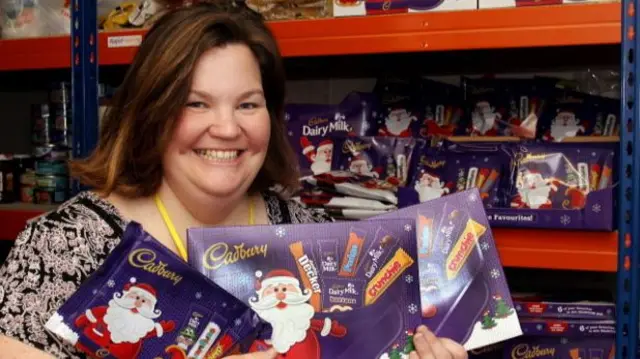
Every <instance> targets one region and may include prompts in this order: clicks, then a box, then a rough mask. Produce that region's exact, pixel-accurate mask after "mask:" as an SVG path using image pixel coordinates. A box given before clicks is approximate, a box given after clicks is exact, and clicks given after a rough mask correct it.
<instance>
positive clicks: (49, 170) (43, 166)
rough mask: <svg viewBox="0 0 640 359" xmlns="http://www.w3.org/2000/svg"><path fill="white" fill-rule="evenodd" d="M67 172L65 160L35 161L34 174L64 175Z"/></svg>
mask: <svg viewBox="0 0 640 359" xmlns="http://www.w3.org/2000/svg"><path fill="white" fill-rule="evenodd" d="M67 173H68V170H67V163H66V162H65V161H58V160H43V159H40V160H38V161H36V175H40V176H43V175H66V174H67Z"/></svg>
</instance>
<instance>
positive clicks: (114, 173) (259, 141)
mask: <svg viewBox="0 0 640 359" xmlns="http://www.w3.org/2000/svg"><path fill="white" fill-rule="evenodd" d="M284 87H285V79H284V71H283V69H282V61H281V58H280V54H279V52H278V49H277V46H276V43H275V40H274V39H273V37H272V35H271V33H270V32H269V31H268V30H267V28H266V26H265V25H264V23H263V22H262V21H261V19H259V18H256V17H255V15H253V14H249V13H246V12H244V11H242V10H225V11H221V10H219V9H217V8H216V7H214V6H212V5H197V6H193V7H189V8H183V9H180V10H177V11H174V12H170V13H168V14H167V15H165V16H164V17H163V18H161V19H159V20H158V21H157V22H156V24H155V25H154V27H153V28H152V29H151V30H150V31H149V33H148V34H147V36H146V37H145V40H144V41H143V43H142V45H141V46H140V50H139V53H138V54H137V56H136V58H135V60H134V61H133V63H132V65H131V67H130V68H129V70H128V72H127V75H126V76H125V79H124V81H123V83H122V85H121V87H120V89H119V91H118V93H117V94H116V96H115V97H114V101H113V104H112V107H111V108H110V110H109V111H108V112H107V113H106V115H105V117H104V120H103V123H102V128H101V130H100V138H99V141H98V145H97V147H96V149H95V151H94V152H93V153H92V154H91V155H90V156H89V157H88V158H86V159H82V160H77V161H75V162H73V163H71V170H72V174H73V175H74V176H75V177H76V178H77V179H78V180H79V181H80V182H82V183H83V184H85V185H87V186H89V187H91V188H93V190H92V191H87V192H83V193H80V194H79V195H77V196H76V197H74V198H72V199H71V200H69V201H68V202H66V203H65V204H63V205H61V206H60V207H59V209H57V210H55V211H53V212H50V213H48V214H46V215H43V216H41V217H39V218H38V219H36V220H35V221H33V222H31V223H29V224H28V225H27V227H26V228H25V230H24V231H23V232H22V233H20V235H19V236H18V239H17V240H16V242H15V247H14V248H13V249H12V251H11V253H10V254H9V257H8V258H7V260H6V262H5V263H4V266H3V267H2V268H0V347H1V348H2V351H0V359H2V358H44V357H48V356H47V354H45V352H46V353H49V354H51V355H54V356H55V357H57V358H84V357H85V356H84V355H83V354H81V353H79V352H78V351H76V350H75V349H74V348H73V347H70V346H68V345H66V344H63V343H62V342H60V341H59V340H57V339H56V338H55V337H54V336H52V335H51V334H50V333H49V332H47V331H46V330H45V328H44V323H45V322H46V321H47V320H48V319H49V318H50V317H51V315H52V314H53V313H54V312H55V311H56V310H57V309H58V308H59V307H60V305H61V304H62V303H64V302H65V301H66V300H67V299H68V298H69V297H70V296H71V295H72V294H73V293H74V292H75V291H76V289H77V288H78V286H79V285H80V284H81V283H82V282H84V281H85V280H86V279H87V278H88V277H89V276H90V275H91V274H92V273H93V272H95V271H96V270H97V269H98V268H99V267H100V265H101V264H102V263H103V262H104V260H105V259H106V257H107V255H108V254H109V253H110V252H111V251H112V250H113V248H114V247H115V246H116V245H117V244H118V243H119V242H120V238H121V235H122V234H123V230H124V228H125V226H126V225H127V224H128V222H130V221H135V222H138V223H140V224H142V226H143V227H144V229H145V230H146V231H147V232H148V233H150V234H151V235H152V236H154V237H155V238H156V239H157V240H158V241H160V242H161V243H162V244H163V245H165V246H166V247H167V248H169V249H171V250H173V251H174V252H176V253H177V254H179V255H180V256H181V257H182V258H183V259H185V260H186V259H187V257H186V256H187V254H186V253H187V251H186V248H185V245H186V244H185V241H184V234H185V233H186V230H187V228H190V227H201V226H214V225H246V224H250V225H251V224H285V223H309V222H323V221H327V220H328V218H326V217H324V216H322V215H320V214H318V213H316V212H313V211H310V210H307V209H304V208H302V207H300V206H299V205H298V204H297V203H296V202H294V201H291V200H289V199H287V198H285V197H284V196H283V195H278V194H275V193H274V192H271V191H270V190H269V189H270V188H272V187H273V186H275V185H278V186H279V187H280V188H282V189H284V191H282V192H283V193H290V192H291V191H292V190H295V189H296V187H297V186H298V173H297V170H296V169H297V164H296V161H295V156H294V154H293V152H292V149H291V148H290V147H289V143H288V140H287V138H286V135H285V124H284V119H283V117H284V97H285V91H284ZM141 258H142V259H143V260H147V261H149V260H151V259H150V258H147V256H142V257H141ZM143 265H144V268H145V269H146V270H153V271H161V270H162V271H163V275H165V276H170V277H171V278H173V279H174V280H177V281H179V280H182V277H176V276H175V273H170V272H164V269H162V267H158V266H156V265H155V264H154V263H153V262H149V263H145V264H143ZM147 299H148V300H149V301H147ZM122 300H123V301H125V300H130V301H131V300H133V301H134V302H135V303H136V308H138V307H139V308H140V309H142V308H147V307H149V310H151V306H150V305H149V303H152V302H153V298H140V297H135V298H123V299H122ZM114 305H117V303H116V304H114ZM110 306H111V304H110ZM110 311H112V312H113V313H117V312H118V308H115V307H114V308H111V307H109V309H107V314H108V313H110ZM144 312H145V311H144V310H137V311H136V312H128V313H126V315H127V318H128V319H127V320H126V323H127V324H128V325H130V326H133V327H135V326H136V325H137V324H139V323H140V322H144V318H142V317H139V316H140V315H144ZM121 314H122V313H121ZM94 319H95V318H92V317H90V316H87V320H89V321H91V320H94ZM120 323H124V322H123V321H120ZM104 333H106V335H108V338H109V339H108V340H110V343H111V344H113V342H111V340H112V339H113V338H118V339H117V340H118V341H127V342H130V343H135V342H136V341H137V340H138V339H139V336H143V335H146V334H145V333H144V332H142V333H141V332H135V331H132V330H131V328H128V327H127V326H123V325H121V324H118V325H109V323H106V328H104ZM424 333H425V336H424V337H423V341H417V342H416V347H417V348H423V349H424V348H426V349H424V350H426V351H424V350H423V352H422V353H421V352H420V350H418V353H420V357H425V358H426V357H429V358H434V359H458V358H463V357H464V356H465V354H464V350H463V349H461V347H460V346H455V345H457V344H452V343H449V342H447V341H442V340H440V339H438V338H435V337H434V336H433V335H432V334H431V336H430V337H429V336H428V335H429V332H428V331H425V332H424ZM134 334H135V335H136V336H132V335H134ZM416 338H419V336H416ZM111 344H109V345H111ZM452 345H453V346H452ZM107 347H109V346H107ZM451 348H453V349H451ZM101 350H102V349H101ZM460 350H462V351H461V353H462V354H459V353H460ZM456 351H457V353H458V354H456V355H453V354H452V353H454V352H456ZM438 352H440V355H435V356H429V355H431V354H438ZM425 353H426V354H425ZM423 354H424V355H423ZM412 355H413V356H415V355H418V354H416V353H413V354H412ZM92 357H97V356H95V355H94V356H92ZM242 357H243V358H245V359H247V358H274V357H275V354H274V352H273V351H268V352H264V353H256V354H248V355H245V356H242ZM416 358H418V357H416Z"/></svg>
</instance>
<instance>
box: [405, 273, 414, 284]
mask: <svg viewBox="0 0 640 359" xmlns="http://www.w3.org/2000/svg"><path fill="white" fill-rule="evenodd" d="M404 281H405V282H407V283H413V276H412V275H411V274H407V275H406V276H404Z"/></svg>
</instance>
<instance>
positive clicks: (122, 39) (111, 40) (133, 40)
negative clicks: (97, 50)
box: [107, 35, 142, 48]
mask: <svg viewBox="0 0 640 359" xmlns="http://www.w3.org/2000/svg"><path fill="white" fill-rule="evenodd" d="M141 43H142V35H124V36H109V37H108V38H107V47H108V48H118V47H138V46H140V44H141Z"/></svg>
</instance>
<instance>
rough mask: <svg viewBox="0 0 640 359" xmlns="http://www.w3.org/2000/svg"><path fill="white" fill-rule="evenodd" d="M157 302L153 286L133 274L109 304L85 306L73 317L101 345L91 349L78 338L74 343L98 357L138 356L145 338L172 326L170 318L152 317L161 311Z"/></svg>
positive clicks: (77, 324) (160, 335) (166, 330)
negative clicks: (168, 319) (82, 312)
mask: <svg viewBox="0 0 640 359" xmlns="http://www.w3.org/2000/svg"><path fill="white" fill-rule="evenodd" d="M156 303H157V295H156V291H155V289H154V288H153V287H152V286H150V285H148V284H145V283H140V284H135V279H134V278H132V279H131V282H130V283H127V284H126V285H125V287H124V290H123V291H122V293H119V292H116V293H114V294H113V298H112V299H111V300H110V301H109V305H108V306H100V307H95V308H91V309H87V311H86V312H85V313H84V314H81V315H80V316H79V317H78V318H76V320H75V325H76V327H78V328H80V329H81V330H83V333H84V335H85V336H86V337H87V338H89V339H90V340H92V341H93V342H94V344H95V346H97V347H99V348H100V349H98V350H97V351H95V350H91V349H90V348H88V347H85V346H84V345H82V344H81V343H80V342H78V343H76V346H77V347H78V348H79V349H81V350H82V351H85V352H86V353H94V354H92V356H94V357H99V358H104V357H105V356H107V355H110V356H112V357H114V358H118V359H120V358H122V359H125V358H127V359H128V358H136V357H138V354H139V353H140V351H141V349H142V344H143V342H144V341H145V340H147V339H151V338H156V337H157V338H160V337H162V336H163V335H164V334H165V333H168V332H171V331H172V330H173V329H174V328H175V323H174V322H173V321H160V322H156V321H155V320H156V319H158V318H159V317H160V316H161V315H162V311H160V310H159V309H155V307H156Z"/></svg>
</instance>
